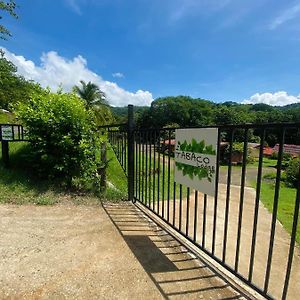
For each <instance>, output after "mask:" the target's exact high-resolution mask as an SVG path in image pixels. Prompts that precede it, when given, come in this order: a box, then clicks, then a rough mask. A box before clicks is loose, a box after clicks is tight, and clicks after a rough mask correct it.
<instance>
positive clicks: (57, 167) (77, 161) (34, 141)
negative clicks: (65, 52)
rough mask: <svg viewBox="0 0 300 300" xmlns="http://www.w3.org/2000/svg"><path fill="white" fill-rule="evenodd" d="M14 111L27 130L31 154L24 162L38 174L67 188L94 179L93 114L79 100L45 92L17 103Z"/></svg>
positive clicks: (94, 144) (95, 164)
mask: <svg viewBox="0 0 300 300" xmlns="http://www.w3.org/2000/svg"><path fill="white" fill-rule="evenodd" d="M15 110H16V115H17V117H18V118H19V119H20V120H21V121H22V123H23V124H24V125H25V127H26V130H27V131H28V136H29V139H30V140H31V154H30V157H28V158H27V159H28V162H29V163H30V165H31V167H32V168H33V169H34V170H35V172H36V174H37V175H39V176H40V177H43V178H45V177H46V178H50V179H54V178H55V179H59V180H61V182H62V183H64V184H65V185H67V186H71V185H72V183H74V182H76V184H77V186H78V185H80V184H79V182H80V183H81V182H83V181H88V180H90V179H92V178H93V176H94V174H95V172H97V160H96V149H97V148H98V145H97V144H98V143H99V142H98V138H97V136H96V132H95V131H94V130H93V128H95V127H94V126H93V125H94V115H93V112H92V111H89V110H87V109H86V107H85V104H84V102H83V101H82V100H81V99H80V98H78V97H77V96H76V95H74V94H54V93H51V92H50V91H45V92H43V93H36V94H34V95H32V96H31V99H30V100H29V101H28V102H25V103H21V102H20V103H18V104H17V105H16V107H15ZM98 149H99V148H98ZM78 179H80V180H78ZM81 179H82V180H81Z"/></svg>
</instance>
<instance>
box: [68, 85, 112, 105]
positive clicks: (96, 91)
mask: <svg viewBox="0 0 300 300" xmlns="http://www.w3.org/2000/svg"><path fill="white" fill-rule="evenodd" d="M80 83H81V85H82V86H81V87H79V86H77V85H75V86H74V89H73V90H74V92H75V93H76V94H78V96H79V97H80V98H82V99H84V100H85V103H86V106H87V108H92V107H93V106H102V105H104V106H109V104H108V102H107V100H106V96H105V94H104V92H102V91H101V90H100V88H99V87H98V85H97V84H94V83H92V82H90V81H89V82H88V83H85V81H83V80H80Z"/></svg>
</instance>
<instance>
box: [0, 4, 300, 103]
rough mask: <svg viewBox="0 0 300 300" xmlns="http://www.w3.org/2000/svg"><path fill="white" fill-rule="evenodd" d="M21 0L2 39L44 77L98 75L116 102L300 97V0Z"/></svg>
mask: <svg viewBox="0 0 300 300" xmlns="http://www.w3.org/2000/svg"><path fill="white" fill-rule="evenodd" d="M17 2H18V4H19V6H20V7H19V9H18V14H19V16H20V18H19V19H18V20H14V19H12V18H9V17H5V18H4V19H3V20H2V23H3V24H4V25H5V26H7V27H8V28H9V29H10V31H11V32H12V34H13V37H12V38H10V39H9V40H8V41H1V46H2V47H3V48H5V50H6V53H7V57H8V58H10V59H11V60H12V61H13V62H14V63H15V64H16V65H17V66H18V67H19V72H20V73H21V74H23V75H24V76H25V77H27V78H32V79H34V80H37V81H39V82H41V84H43V85H49V86H51V87H53V88H55V87H56V86H57V85H58V84H59V82H61V83H62V84H63V86H64V87H65V88H66V89H70V87H71V86H72V85H73V84H76V83H78V81H79V80H80V79H83V80H86V81H88V80H93V81H95V82H96V83H98V84H99V85H100V87H101V88H102V89H103V90H104V91H105V92H106V93H107V94H108V96H109V98H110V100H111V103H112V104H113V105H126V104H128V102H132V103H133V104H149V103H150V102H151V101H152V99H155V98H157V97H161V96H169V95H190V96H192V97H200V98H205V99H209V100H213V101H215V102H223V101H229V100H231V101H238V102H241V101H245V102H247V101H248V102H253V103H256V102H265V103H269V104H277V105H283V104H288V103H292V102H300V96H299V94H300V1H288V0H285V1H279V0H251V1H250V0H219V1H217V0H151V1H150V0H56V1H53V0H30V1H21V0H19V1H17ZM81 77H82V78H81Z"/></svg>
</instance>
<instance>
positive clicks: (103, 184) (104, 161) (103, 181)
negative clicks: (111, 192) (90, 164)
mask: <svg viewBox="0 0 300 300" xmlns="http://www.w3.org/2000/svg"><path fill="white" fill-rule="evenodd" d="M101 162H102V164H104V167H103V168H102V170H101V178H100V189H101V192H105V191H106V168H107V166H106V164H107V156H106V142H102V143H101Z"/></svg>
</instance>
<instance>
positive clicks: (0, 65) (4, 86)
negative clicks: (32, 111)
mask: <svg viewBox="0 0 300 300" xmlns="http://www.w3.org/2000/svg"><path fill="white" fill-rule="evenodd" d="M41 90H42V88H41V87H40V86H39V85H38V84H37V83H34V82H33V81H28V80H26V79H25V78H24V77H23V76H20V75H18V74H17V67H16V66H15V65H14V64H13V63H12V62H10V61H9V60H7V59H6V58H5V56H4V52H3V51H2V50H1V49H0V108H3V109H6V110H10V109H11V105H12V104H14V103H16V102H20V101H21V102H24V101H26V100H28V99H29V97H30V96H31V94H32V92H33V91H41Z"/></svg>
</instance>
